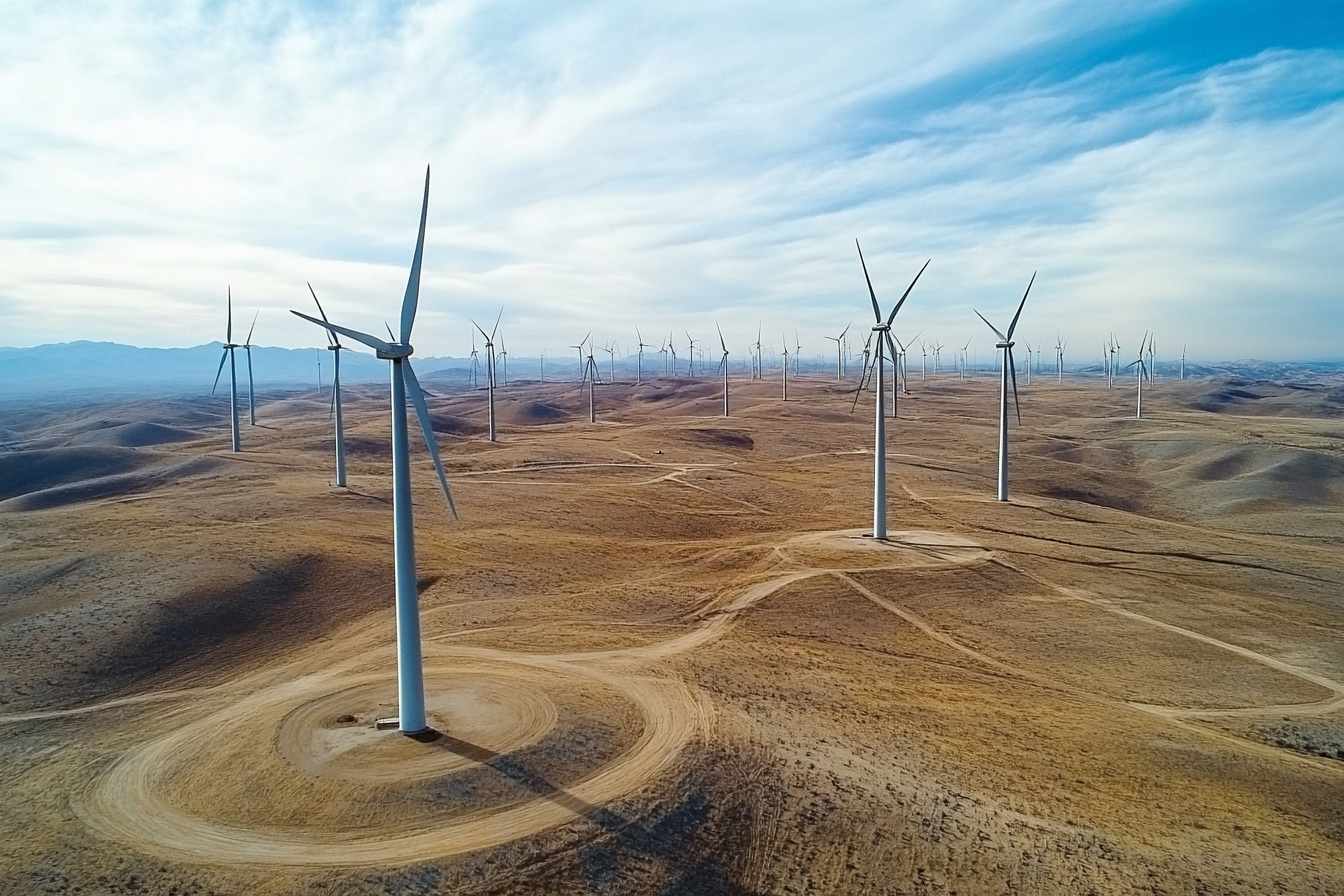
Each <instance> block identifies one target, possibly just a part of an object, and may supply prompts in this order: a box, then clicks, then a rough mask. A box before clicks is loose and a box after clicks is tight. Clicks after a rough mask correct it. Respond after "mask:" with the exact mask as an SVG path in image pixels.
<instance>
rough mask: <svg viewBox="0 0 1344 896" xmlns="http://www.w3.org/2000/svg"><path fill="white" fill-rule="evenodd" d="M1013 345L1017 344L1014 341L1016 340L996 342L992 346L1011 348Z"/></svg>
mask: <svg viewBox="0 0 1344 896" xmlns="http://www.w3.org/2000/svg"><path fill="white" fill-rule="evenodd" d="M1014 345H1017V343H1016V342H1000V343H998V344H996V345H995V346H994V347H995V348H1012V347H1013V346H1014Z"/></svg>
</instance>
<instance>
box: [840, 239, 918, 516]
mask: <svg viewBox="0 0 1344 896" xmlns="http://www.w3.org/2000/svg"><path fill="white" fill-rule="evenodd" d="M854 247H855V248H856V249H858V250H859V264H860V265H862V266H863V279H864V281H865V282H866V283H867V284H868V297H869V298H870V299H872V302H873V333H875V334H877V363H876V364H875V365H874V367H875V368H876V371H877V413H876V415H875V417H874V423H873V537H874V538H881V539H885V538H886V537H887V416H886V413H887V412H886V408H884V407H883V406H882V391H883V382H882V380H883V370H882V348H883V343H887V344H890V342H891V322H892V321H893V320H895V319H896V312H897V311H900V310H901V306H902V305H904V304H905V300H906V299H907V298H908V297H909V296H910V291H911V290H912V289H914V288H915V284H916V283H918V282H919V278H920V276H922V275H923V273H924V270H925V268H927V267H928V266H929V262H928V261H926V262H924V267H922V268H920V269H919V273H918V274H916V275H915V279H914V280H911V281H910V285H909V286H908V287H906V289H905V293H904V294H903V295H902V296H901V299H900V301H899V302H897V303H896V304H895V306H893V307H892V309H891V313H890V314H888V315H887V319H886V322H885V323H884V322H883V320H882V310H881V309H880V308H879V307H878V305H877V293H876V292H874V291H873V281H872V278H870V277H869V276H868V263H867V262H865V261H864V260H863V248H862V247H860V246H859V241H858V240H855V241H854ZM932 260H933V259H929V261H932ZM891 353H892V355H895V354H896V349H895V346H892V347H891ZM859 388H860V389H862V388H863V381H862V378H860V381H859ZM855 400H857V396H856V399H855Z"/></svg>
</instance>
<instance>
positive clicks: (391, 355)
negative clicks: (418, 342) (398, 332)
mask: <svg viewBox="0 0 1344 896" xmlns="http://www.w3.org/2000/svg"><path fill="white" fill-rule="evenodd" d="M414 352H415V349H414V348H412V347H411V344H410V343H409V342H389V343H387V344H386V345H384V346H379V347H378V348H376V349H374V353H375V354H376V355H377V356H378V360H380V361H400V360H401V359H402V358H409V357H410V356H411V355H412V354H413V353H414Z"/></svg>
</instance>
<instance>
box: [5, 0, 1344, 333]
mask: <svg viewBox="0 0 1344 896" xmlns="http://www.w3.org/2000/svg"><path fill="white" fill-rule="evenodd" d="M646 6H647V5H646ZM1094 6H1095V7H1097V8H1093V7H1094ZM1181 8H1182V4H1178V3H1174V2H1173V3H1129V4H1104V5H1102V4H1098V5H1084V4H1064V3H1058V2H1021V3H1010V4H1003V3H971V2H966V3H960V4H939V5H937V8H936V9H927V8H925V5H921V4H908V5H904V4H902V5H893V4H887V3H882V4H877V3H873V4H862V3H855V4H847V5H845V6H842V7H834V6H830V7H827V8H826V10H825V11H822V10H820V9H819V8H814V7H811V6H800V7H799V8H796V9H795V8H790V7H786V6H780V5H778V4H774V5H746V4H743V5H735V6H731V7H729V8H727V9H723V8H720V7H719V6H713V7H710V6H706V7H704V8H695V7H692V6H678V7H676V8H675V9H672V8H658V7H657V5H654V6H653V7H650V8H647V9H646V8H644V6H639V5H630V4H618V3H590V4H583V5H570V4H565V5H560V6H556V7H546V6H542V7H537V6H536V5H535V4H532V5H523V4H507V3H491V4H484V3H481V4H471V3H423V4H414V5H406V6H396V7H392V6H390V5H385V6H380V5H377V4H354V3H351V4H340V5H337V6H336V7H335V8H332V7H330V6H326V5H324V6H323V8H322V9H317V8H315V7H295V8H292V9H291V8H279V7H277V6H276V5H274V4H261V3H240V4H223V5H220V4H205V3H200V4H196V5H189V4H164V5H153V4H143V5H141V4H132V5H124V4H111V3H109V4H106V5H103V6H93V7H90V6H89V5H87V4H68V5H61V4H55V5H44V6H41V7H37V8H34V9H16V10H11V11H10V12H8V13H7V17H6V20H7V27H6V29H5V31H4V33H3V35H0V122H3V124H2V125H0V128H3V134H2V135H0V136H3V139H0V184H3V187H4V195H5V199H6V201H5V203H3V205H0V342H3V343H6V344H16V345H24V344H33V343H37V342H46V341H64V340H69V339H78V338H100V339H116V340H119V341H128V342H133V343H137V344H148V345H190V344H195V343H199V342H203V341H207V340H209V339H212V338H217V337H218V336H219V335H220V334H219V332H217V331H219V330H221V328H222V308H221V307H220V306H221V305H222V298H223V293H224V287H225V286H226V285H228V284H232V286H233V288H234V295H235V297H236V299H237V301H238V303H239V305H240V307H246V308H261V309H262V322H261V323H259V324H258V338H259V339H260V340H261V341H262V342H265V343H271V344H281V345H316V344H318V342H319V341H320V339H319V334H317V333H316V332H315V330H314V329H313V328H311V327H308V326H306V325H304V324H303V323H302V322H300V321H297V320H294V319H292V318H291V317H290V316H289V315H288V314H285V313H284V310H285V309H287V308H289V307H295V306H301V305H302V304H303V302H304V297H305V295H306V290H305V288H304V286H303V282H304V281H305V280H312V281H313V283H314V286H316V287H317V288H318V289H319V292H320V294H321V295H322V296H323V299H324V303H327V301H328V298H329V299H330V304H329V305H328V308H329V310H330V311H332V312H333V313H335V314H337V315H338V316H340V317H341V318H342V319H344V320H347V321H349V322H350V323H351V324H352V325H355V326H366V327H372V326H377V325H378V324H379V322H380V321H381V320H382V319H383V318H388V319H391V318H393V317H395V315H396V311H397V307H396V306H397V302H398V300H399V297H400V295H401V292H402V290H403V289H404V285H405V276H406V268H407V265H408V262H409V256H410V250H411V243H412V240H413V238H414V227H415V220H416V215H417V213H418V204H419V188H420V179H421V177H422V176H423V171H424V165H425V164H426V163H427V162H429V163H432V164H433V187H432V198H431V206H430V231H429V246H428V248H427V251H426V268H425V279H424V298H423V300H422V303H421V309H422V311H421V318H420V321H419V323H418V324H417V338H416V343H417V345H418V346H420V347H421V351H426V352H430V353H434V354H449V353H456V354H462V353H464V352H465V351H466V346H468V345H469V333H468V329H467V327H468V326H469V324H468V323H467V321H468V318H470V317H472V316H475V317H477V318H478V319H481V318H491V319H493V316H494V314H495V313H497V312H498V309H499V307H500V306H503V307H505V308H506V312H505V321H504V326H505V328H506V332H508V333H509V344H510V347H511V349H512V350H514V351H521V352H524V353H535V352H536V351H539V350H540V349H542V348H549V349H553V350H554V349H558V348H559V347H560V346H562V345H564V344H567V341H572V339H569V338H568V337H567V336H564V335H562V334H567V333H569V332H570V331H575V332H574V334H573V337H574V338H577V337H578V336H580V335H582V334H583V332H584V331H587V330H589V329H603V328H605V329H606V330H609V331H610V332H609V333H606V334H602V335H600V336H599V339H601V338H603V335H605V336H607V337H609V338H613V339H620V340H622V341H623V342H633V338H632V337H633V332H634V327H635V325H636V324H638V325H639V326H641V327H642V328H643V329H644V330H646V331H648V332H652V333H658V332H666V331H667V330H669V329H676V330H677V331H678V332H681V331H682V330H685V329H688V328H689V329H692V330H703V331H706V332H709V331H712V327H713V325H714V322H715V321H718V322H720V323H722V325H723V327H724V331H725V333H727V334H729V337H730V339H733V338H734V337H736V338H738V340H739V341H740V340H741V339H744V338H745V334H746V333H748V332H754V331H755V328H756V324H757V322H758V321H760V320H762V319H764V320H765V321H766V322H767V324H768V325H771V326H772V328H773V329H788V330H789V331H792V330H793V329H794V328H798V329H800V330H803V331H804V333H812V334H815V335H814V336H813V337H812V338H811V340H810V342H811V344H812V345H813V346H814V348H812V349H808V351H809V352H813V351H821V350H822V349H823V346H822V344H821V340H820V334H821V333H823V332H832V331H838V329H839V327H841V326H843V325H844V322H845V321H846V320H848V319H850V318H851V317H860V318H861V316H862V313H863V310H864V299H865V297H864V293H863V291H862V277H861V274H860V272H859V270H858V266H857V263H856V262H857V258H856V257H855V255H854V251H853V239H854V237H856V236H857V237H859V238H861V239H862V240H863V241H864V246H865V252H866V253H867V254H868V256H869V260H870V268H871V269H872V270H873V273H874V277H875V278H876V281H877V283H878V284H879V289H881V290H883V291H885V292H896V291H898V290H900V289H903V288H904V284H905V283H906V282H908V280H909V278H910V277H911V276H913V274H914V271H915V270H917V268H918V265H919V264H921V263H922V262H923V260H924V258H926V257H929V256H932V257H933V258H934V263H933V265H931V266H930V269H929V272H928V274H926V276H925V279H924V280H923V281H921V286H920V288H919V290H918V291H917V293H916V294H915V295H914V296H913V297H912V299H911V301H910V303H909V304H908V305H907V310H906V311H903V312H902V320H903V322H904V323H905V324H906V325H908V326H909V327H910V328H911V329H924V330H926V332H927V331H935V332H936V333H937V334H938V335H940V336H942V337H945V339H946V341H949V342H952V341H955V342H957V343H958V344H960V343H961V342H963V341H964V339H965V338H967V337H970V336H976V337H979V335H980V334H979V329H981V328H983V325H979V327H977V326H976V325H977V324H979V322H978V321H977V320H976V319H975V318H974V316H973V315H972V314H971V311H970V309H971V307H972V306H974V307H978V308H980V309H981V310H984V311H990V310H994V309H996V308H999V307H1005V306H1007V305H1009V304H1011V303H1012V302H1013V301H1014V300H1015V297H1016V296H1020V294H1021V289H1022V288H1023V287H1024V286H1025V283H1026V280H1027V278H1028V277H1029V276H1030V274H1031V271H1032V270H1036V269H1039V270H1040V271H1041V273H1040V276H1039V277H1038V281H1037V286H1036V288H1035V289H1034V290H1033V297H1034V298H1033V300H1032V305H1031V306H1029V311H1028V313H1027V314H1026V315H1024V318H1023V325H1022V329H1023V332H1032V333H1037V332H1038V331H1040V330H1041V328H1042V327H1045V328H1048V329H1049V330H1050V331H1051V333H1050V336H1053V334H1054V331H1055V330H1057V329H1064V330H1068V331H1070V332H1071V333H1072V334H1073V335H1074V336H1076V338H1077V339H1078V341H1079V342H1080V343H1083V342H1086V341H1087V340H1089V339H1091V340H1092V341H1098V340H1099V339H1100V338H1101V335H1102V334H1103V333H1105V332H1109V331H1111V330H1115V331H1117V332H1120V331H1131V332H1136V333H1137V332H1138V331H1142V330H1143V329H1146V328H1148V327H1154V328H1157V329H1158V330H1159V331H1160V332H1163V333H1164V334H1171V335H1170V336H1169V339H1171V340H1172V341H1181V342H1189V343H1191V345H1192V347H1193V346H1196V345H1197V346H1199V352H1198V353H1199V355H1200V356H1202V357H1230V356H1244V355H1252V354H1257V355H1262V356H1274V357H1303V356H1312V357H1338V356H1340V355H1341V354H1344V350H1342V349H1341V348H1340V347H1339V346H1338V345H1336V344H1335V343H1334V341H1333V340H1331V339H1330V337H1329V334H1328V333H1327V332H1326V331H1325V328H1324V327H1323V326H1322V323H1323V322H1327V321H1333V320H1334V319H1336V318H1337V317H1338V308H1339V306H1340V305H1339V299H1340V293H1339V287H1338V285H1337V281H1338V274H1337V268H1338V265H1337V262H1336V261H1335V256H1336V255H1337V247H1338V246H1339V245H1340V244H1341V238H1342V237H1344V173H1341V171H1340V169H1339V166H1338V164H1337V163H1336V162H1335V161H1334V155H1335V152H1334V151H1333V149H1332V148H1333V147H1337V146H1339V145H1344V143H1342V142H1341V138H1344V53H1341V50H1340V47H1339V43H1340V42H1339V41H1338V40H1335V39H1333V38H1330V39H1327V38H1329V35H1328V34H1325V35H1323V37H1322V40H1321V42H1320V45H1319V46H1294V47H1275V46H1264V47H1260V48H1258V49H1256V50H1255V51H1254V52H1249V53H1238V54H1237V55H1234V56H1231V57H1229V58H1224V59H1218V60H1214V61H1211V62H1201V63H1200V64H1199V65H1198V66H1194V67H1191V66H1181V65H1174V64H1172V61H1171V58H1170V56H1171V51H1170V47H1169V46H1165V49H1164V53H1163V54H1157V53H1145V52H1143V51H1142V47H1143V43H1142V35H1143V34H1144V33H1145V30H1146V29H1150V28H1152V29H1160V28H1161V27H1163V23H1164V22H1167V21H1169V19H1170V17H1171V16H1172V15H1175V14H1178V13H1179V12H1180V11H1181ZM1336 30H1338V29H1336ZM1327 31H1328V29H1327ZM1331 40H1333V41H1334V42H1333V43H1332V42H1331ZM1135 47H1138V48H1139V49H1138V50H1135V49H1134V48H1135ZM1080 48H1082V49H1080ZM1065 56H1068V58H1069V59H1070V60H1071V61H1070V62H1069V64H1068V65H1067V66H1065V65H1063V64H1062V63H1060V62H1059V59H1061V58H1063V57H1065ZM1042 335H1044V334H1042ZM804 341H805V342H808V341H809V340H804Z"/></svg>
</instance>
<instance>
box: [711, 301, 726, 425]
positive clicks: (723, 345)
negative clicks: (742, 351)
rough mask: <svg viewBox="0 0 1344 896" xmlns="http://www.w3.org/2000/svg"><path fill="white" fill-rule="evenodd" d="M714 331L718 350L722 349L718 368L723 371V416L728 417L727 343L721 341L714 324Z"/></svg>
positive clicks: (720, 333)
mask: <svg viewBox="0 0 1344 896" xmlns="http://www.w3.org/2000/svg"><path fill="white" fill-rule="evenodd" d="M714 329H716V330H718V331H719V348H721V349H723V358H722V359H721V360H720V361H719V368H720V369H721V370H722V371H723V416H725V417H727V416H728V343H726V342H724V341H723V330H722V329H721V328H720V327H719V325H718V324H717V323H716V324H714Z"/></svg>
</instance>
